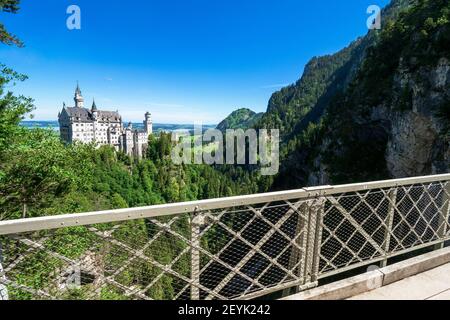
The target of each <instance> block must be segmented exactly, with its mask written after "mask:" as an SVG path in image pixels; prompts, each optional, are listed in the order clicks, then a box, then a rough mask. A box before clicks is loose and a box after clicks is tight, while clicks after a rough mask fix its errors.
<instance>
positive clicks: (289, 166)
mask: <svg viewBox="0 0 450 320" xmlns="http://www.w3.org/2000/svg"><path fill="white" fill-rule="evenodd" d="M385 12H388V13H389V12H391V17H392V18H391V19H386V14H385V15H384V17H385V24H384V26H383V29H382V31H381V32H370V33H369V34H368V36H366V37H365V38H364V39H363V40H362V42H361V43H362V44H364V43H365V44H364V47H363V49H362V50H360V51H359V52H360V53H361V52H363V53H362V54H361V55H360V56H359V57H358V58H355V57H353V58H352V59H351V60H350V61H352V60H353V61H354V66H352V67H351V68H349V69H347V70H353V71H352V72H350V73H347V74H346V75H345V76H344V78H345V79H347V80H349V79H350V81H349V82H348V85H347V86H345V87H344V90H341V91H340V90H338V91H335V92H334V93H333V94H332V97H331V98H330V99H329V100H328V101H327V103H326V107H325V109H326V113H325V114H323V115H320V116H319V117H318V119H319V120H315V122H314V125H311V122H309V126H308V127H307V129H306V130H305V129H302V130H300V133H299V134H297V135H296V136H295V137H294V138H291V139H290V140H288V142H285V143H286V144H287V147H286V148H287V150H286V151H285V154H284V155H283V156H284V158H283V163H282V168H281V172H280V174H279V175H278V177H277V178H276V180H275V183H274V184H273V186H272V187H273V188H274V189H285V188H295V187H300V186H304V185H317V184H328V183H348V182H356V181H367V180H374V179H385V178H390V177H405V176H416V175H425V174H432V173H440V172H447V171H448V170H449V158H450V156H449V153H450V152H449V136H448V127H449V125H448V123H449V114H450V112H449V108H450V99H449V92H450V85H449V81H450V80H449V79H450V74H449V70H450V66H449V61H448V58H449V57H450V50H449V44H450V41H449V35H450V32H449V22H448V21H449V20H450V18H449V12H450V8H449V3H448V1H445V0H437V1H423V0H422V1H413V2H406V1H393V3H392V4H391V6H390V7H388V8H387V9H386V10H385ZM350 63H352V62H350ZM344 73H345V72H344ZM328 90H329V89H328ZM317 108H318V109H319V110H320V111H322V110H325V109H322V107H320V106H319V103H317V104H316V105H315V106H314V107H313V108H312V109H311V110H312V111H310V113H311V112H314V110H315V109H317ZM317 114H320V112H317Z"/></svg>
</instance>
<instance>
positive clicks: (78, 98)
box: [73, 83, 84, 108]
mask: <svg viewBox="0 0 450 320" xmlns="http://www.w3.org/2000/svg"><path fill="white" fill-rule="evenodd" d="M73 100H74V101H75V107H77V108H84V98H83V95H82V94H81V90H80V86H79V85H78V83H77V88H76V89H75V97H74V98H73Z"/></svg>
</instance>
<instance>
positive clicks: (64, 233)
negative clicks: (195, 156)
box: [0, 174, 450, 300]
mask: <svg viewBox="0 0 450 320" xmlns="http://www.w3.org/2000/svg"><path fill="white" fill-rule="evenodd" d="M449 203H450V174H446V175H439V176H429V177H419V178H409V179H400V180H390V181H381V182H371V183H363V184H353V185H342V186H334V187H333V186H324V187H318V188H305V189H300V190H294V191H286V192H276V193H268V194H258V195H250V196H241V197H232V198H223V199H214V200H205V201H197V202H189V203H179V204H169V205H158V206H152V207H144V208H133V209H123V210H111V211H104V212H93V213H85V214H72V215H62V216H51V217H43V218H33V219H25V220H14V221H4V222H0V246H1V247H0V248H1V252H2V255H3V260H0V261H3V262H2V264H3V272H2V271H1V269H0V290H2V288H3V291H5V290H4V289H5V288H7V289H8V293H9V298H10V299H184V300H189V299H193V300H198V299H201V300H204V299H251V298H256V297H260V296H263V295H267V294H269V293H273V292H275V291H281V290H288V289H289V288H296V289H297V290H302V289H306V288H310V287H314V286H316V285H317V284H318V280H319V279H321V278H325V277H329V276H333V275H336V274H338V273H342V272H346V271H349V270H352V269H355V268H359V267H363V266H366V265H370V264H374V263H378V262H380V263H386V261H387V259H388V258H391V257H394V256H397V255H401V254H405V253H407V252H410V251H413V250H418V249H420V248H424V247H428V246H433V245H435V246H442V245H443V243H444V242H445V241H446V240H450V221H449V208H450V205H449ZM287 292H288V291H286V293H287Z"/></svg>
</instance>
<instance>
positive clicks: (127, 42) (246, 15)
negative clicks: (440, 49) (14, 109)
mask: <svg viewBox="0 0 450 320" xmlns="http://www.w3.org/2000/svg"><path fill="white" fill-rule="evenodd" d="M388 2H389V1H388V0H345V1H342V0H316V1H306V0H271V1H266V0H227V1H223V0H220V1H219V0H158V1H156V0H150V1H149V0H139V1H130V2H129V4H130V6H129V7H127V6H126V4H127V3H126V2H123V1H110V0H109V1H107V0H95V1H92V0H40V1H36V0H22V4H21V11H20V12H19V14H18V15H10V14H5V13H0V20H1V21H2V22H3V23H5V25H6V26H7V27H8V28H9V29H10V30H11V31H12V32H13V33H15V34H17V35H18V36H19V37H20V38H21V39H22V40H23V41H24V42H25V44H26V47H25V48H22V49H18V48H14V47H7V46H0V62H1V63H4V64H6V65H8V66H10V67H13V68H14V69H16V70H17V71H19V72H22V73H25V74H27V75H28V76H29V77H30V79H29V80H28V81H26V82H25V83H23V84H21V85H20V86H19V87H17V88H16V89H15V90H16V91H17V92H18V93H23V94H25V95H28V96H31V97H33V98H34V99H35V105H36V108H37V109H36V111H35V112H34V114H35V118H36V119H38V120H53V119H56V117H57V114H58V111H60V109H61V107H62V102H63V101H65V102H66V103H68V104H69V105H72V104H73V100H72V98H73V93H74V89H75V86H76V81H77V80H78V81H79V82H80V86H81V89H82V91H83V95H84V97H85V99H86V100H87V102H88V104H89V106H90V104H91V103H92V99H93V98H94V97H95V100H96V103H97V106H98V107H99V108H100V109H105V110H109V109H110V110H116V109H118V110H119V111H120V112H121V114H122V115H123V116H124V118H125V119H127V120H133V121H137V120H141V119H142V118H143V114H144V113H145V111H147V110H148V111H150V112H152V114H153V118H154V121H155V122H159V123H192V122H194V121H203V122H204V123H209V124H210V123H217V122H219V121H220V120H222V119H223V118H224V117H225V116H227V115H228V114H229V113H231V112H232V111H233V110H235V109H236V108H240V107H247V108H251V109H253V110H255V111H258V112H260V111H265V110H266V108H267V102H268V100H269V98H270V96H271V94H272V93H273V92H275V91H277V90H278V89H279V88H280V87H282V86H285V85H287V84H290V83H293V82H295V81H296V80H297V79H298V78H300V76H301V74H302V72H303V67H304V65H305V64H306V63H307V62H308V60H309V59H310V58H311V57H313V56H318V55H324V54H329V53H333V52H335V51H337V50H339V49H341V48H343V47H344V46H346V45H348V44H349V43H350V42H351V41H353V40H354V39H356V38H357V37H358V36H362V35H364V34H366V33H367V27H366V20H367V18H368V15H367V13H366V10H367V7H368V6H369V5H372V4H376V5H379V6H380V7H384V6H385V5H386V4H387V3H388ZM72 4H75V5H78V6H79V7H80V8H81V30H72V31H70V30H68V29H67V27H66V19H67V17H68V16H69V15H67V14H66V9H67V7H68V6H69V5H72Z"/></svg>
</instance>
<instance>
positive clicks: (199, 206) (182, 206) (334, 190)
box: [0, 174, 450, 235]
mask: <svg viewBox="0 0 450 320" xmlns="http://www.w3.org/2000/svg"><path fill="white" fill-rule="evenodd" d="M447 180H448V181H450V174H441V175H432V176H423V177H413V178H404V179H395V180H383V181H374V182H365V183H355V184H344V185H337V186H330V185H327V186H320V187H311V188H302V189H298V190H289V191H279V192H271V193H262V194H253V195H244V196H235V197H227V198H218V199H208V200H199V201H190V202H180V203H174V204H162V205H155V206H147V207H138V208H128V209H116V210H105V211H96V212H87V213H76V214H64V215H58V216H46V217H38V218H28V219H17V220H6V221H0V235H8V234H14V233H24V232H33V231H41V230H52V229H58V228H66V227H74V226H86V225H91V224H98V223H109V222H121V221H129V220H135V219H142V218H155V217H163V216H170V215H176V214H183V213H189V212H195V211H204V210H213V209H223V208H228V207H236V206H244V205H253V204H258V203H263V202H275V201H283V200H289V199H308V198H315V197H319V196H327V195H333V194H339V193H345V192H356V191H362V190H368V189H377V188H390V187H396V186H406V185H413V184H417V183H429V182H430V183H431V182H436V181H447Z"/></svg>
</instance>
